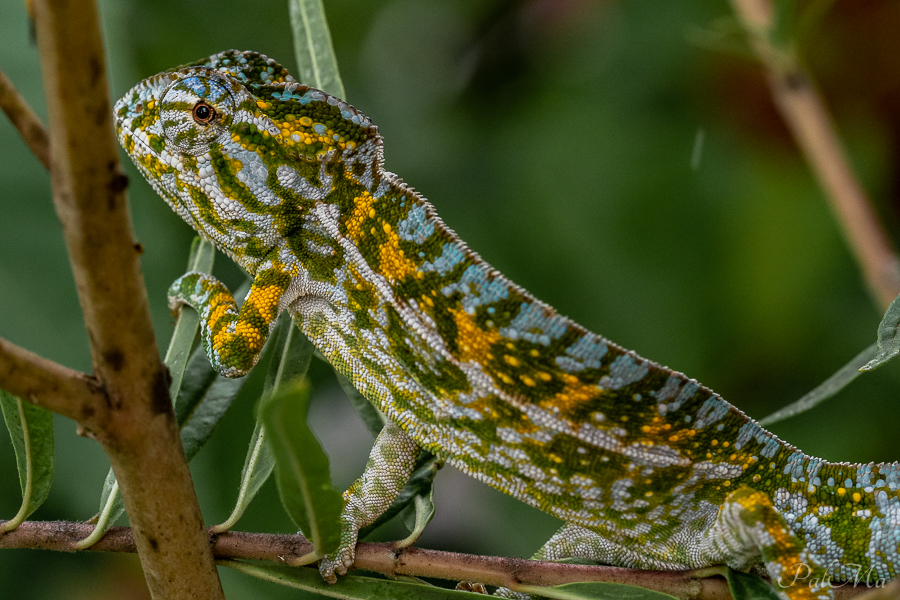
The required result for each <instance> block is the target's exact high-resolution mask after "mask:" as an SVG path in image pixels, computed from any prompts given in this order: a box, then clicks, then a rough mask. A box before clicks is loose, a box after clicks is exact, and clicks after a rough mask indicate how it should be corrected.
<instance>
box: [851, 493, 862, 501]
mask: <svg viewBox="0 0 900 600" xmlns="http://www.w3.org/2000/svg"><path fill="white" fill-rule="evenodd" d="M860 500H862V496H860V495H859V492H853V501H854V502H859V501H860Z"/></svg>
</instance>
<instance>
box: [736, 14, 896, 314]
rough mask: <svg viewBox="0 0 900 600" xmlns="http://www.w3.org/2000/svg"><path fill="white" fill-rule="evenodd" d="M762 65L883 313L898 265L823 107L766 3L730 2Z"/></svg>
mask: <svg viewBox="0 0 900 600" xmlns="http://www.w3.org/2000/svg"><path fill="white" fill-rule="evenodd" d="M732 4H733V6H734V10H735V12H736V13H737V15H738V17H739V18H740V19H741V21H742V22H743V25H744V28H745V29H746V30H747V33H748V35H749V37H750V41H751V43H752V45H753V47H754V49H755V50H756V52H757V54H758V55H759V57H760V59H762V62H763V64H764V65H765V67H766V69H767V72H768V77H769V85H770V87H771V89H772V96H773V98H774V100H775V104H776V106H777V107H778V110H779V111H780V112H781V115H782V117H783V118H784V120H785V121H786V122H787V124H788V127H789V128H790V130H791V133H792V134H793V136H794V138H795V139H796V140H797V143H798V144H799V145H800V148H801V150H802V151H803V154H804V156H805V157H806V161H807V162H808V163H809V165H810V167H811V168H812V169H813V171H814V172H815V175H816V177H817V178H818V180H819V185H821V186H822V188H823V189H824V190H825V193H826V195H827V197H828V200H829V203H830V205H831V209H832V211H833V213H834V216H835V218H836V219H837V221H838V223H839V225H840V226H841V228H842V230H843V233H844V238H845V239H846V241H847V244H848V245H849V246H850V251H851V252H852V253H853V255H854V257H855V258H856V261H857V262H858V263H859V265H860V268H861V269H862V273H863V277H864V278H865V281H866V284H867V286H868V288H869V292H870V293H871V294H872V296H873V298H874V300H875V301H876V302H877V304H878V305H879V306H880V307H881V308H882V309H885V308H887V306H888V305H889V304H890V303H891V301H892V300H893V299H894V298H895V297H897V295H898V294H900V260H898V258H897V255H896V253H895V252H894V249H893V247H892V245H891V242H890V240H889V238H888V236H887V233H886V232H885V230H884V227H882V225H881V222H880V221H879V219H878V217H877V215H876V214H875V212H874V210H873V209H872V205H871V203H870V202H869V199H868V198H867V197H866V194H865V192H864V191H863V189H862V186H861V185H860V184H859V182H858V181H857V179H856V177H855V175H854V174H853V171H852V169H851V168H850V165H849V161H848V160H847V156H846V154H845V153H844V150H843V148H842V146H841V143H840V140H839V139H838V136H837V133H836V132H835V129H834V125H833V124H832V122H831V118H830V116H829V114H828V110H827V109H826V108H825V104H824V102H823V101H822V99H821V97H820V96H819V94H818V92H817V91H816V89H815V86H814V85H813V83H812V80H811V78H810V77H809V75H808V74H807V72H806V71H805V69H804V68H803V67H802V66H801V64H800V60H799V57H798V56H797V54H796V51H795V50H794V49H793V48H792V47H782V46H777V45H776V44H775V42H774V41H773V38H772V29H773V22H772V19H773V17H772V3H771V0H732Z"/></svg>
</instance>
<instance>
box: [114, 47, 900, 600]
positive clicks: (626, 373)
mask: <svg viewBox="0 0 900 600" xmlns="http://www.w3.org/2000/svg"><path fill="white" fill-rule="evenodd" d="M115 116H116V126H117V132H118V137H119V140H120V142H121V144H122V146H123V147H124V148H125V150H126V151H127V152H128V154H129V155H130V156H131V158H132V159H133V160H134V162H135V164H136V165H137V167H138V169H139V170H140V171H141V172H142V173H143V174H144V176H145V177H146V178H147V180H148V181H149V182H150V183H151V185H152V186H153V187H154V189H155V190H156V191H157V192H158V193H159V194H160V195H161V196H162V197H163V198H164V199H165V200H166V202H168V203H169V205H170V206H171V207H172V208H173V209H174V210H175V211H176V212H177V213H178V214H179V215H181V217H182V218H183V219H184V220H185V221H187V223H188V224H189V225H191V226H192V227H193V228H194V229H196V230H197V231H198V232H199V233H200V234H201V235H202V236H204V237H206V238H208V239H210V240H212V241H213V242H214V243H215V244H216V245H217V246H218V248H219V249H221V250H222V251H223V252H225V253H226V254H228V255H229V256H230V257H231V258H233V259H234V260H235V261H237V262H238V263H239V264H240V265H241V266H242V267H243V268H244V269H246V270H247V271H248V272H249V273H250V274H251V275H252V276H253V278H254V280H253V285H252V287H251V290H250V292H249V294H248V296H247V298H246V300H245V301H244V303H243V305H242V306H241V307H240V308H238V307H237V304H236V303H235V300H234V298H233V297H232V295H231V293H230V292H229V291H228V290H227V289H226V288H225V286H224V285H223V284H222V283H220V282H219V281H218V280H216V279H215V278H213V277H212V276H210V275H206V274H200V273H188V274H186V275H184V276H183V277H181V278H179V279H178V280H177V281H176V282H175V283H174V284H173V285H172V287H171V289H170V297H169V300H170V305H171V306H172V308H173V309H177V308H178V307H180V306H181V305H184V304H187V305H190V306H192V307H194V308H196V309H197V310H198V312H199V313H200V314H201V337H202V340H203V344H204V347H205V349H206V352H207V355H208V356H209V359H210V361H211V363H212V365H213V366H214V367H215V368H216V369H217V370H218V371H219V372H220V373H221V374H222V375H224V376H226V377H240V376H242V375H244V374H246V373H247V372H248V371H249V370H250V368H251V367H252V366H253V365H254V364H255V362H256V360H257V358H258V356H259V353H260V351H261V349H262V347H263V344H264V343H265V341H266V338H267V336H268V335H269V331H270V329H271V328H272V326H273V324H274V323H275V320H276V318H277V316H278V315H279V313H280V312H281V311H285V310H286V311H288V312H289V313H290V314H291V315H293V317H294V318H295V320H296V321H297V322H298V323H299V325H300V327H301V329H302V330H303V333H304V334H305V335H306V336H307V337H308V338H309V339H310V340H311V341H312V342H313V343H314V344H315V346H316V347H317V348H318V349H319V350H320V351H321V353H322V354H323V355H324V356H325V357H326V358H327V359H328V360H329V361H330V362H331V363H332V365H333V366H334V367H335V368H336V369H337V370H338V371H340V372H341V373H343V374H344V375H346V376H347V377H348V378H350V379H351V380H352V382H353V384H354V385H355V386H356V387H357V389H359V391H360V392H361V393H362V394H363V395H365V397H366V398H368V399H369V400H370V401H371V402H372V403H373V404H374V405H375V406H376V407H378V408H379V409H380V410H381V411H382V412H383V413H384V414H385V415H387V417H388V418H389V421H390V422H389V423H388V425H387V426H385V428H384V429H383V431H382V433H381V435H379V437H378V439H377V441H376V443H375V447H374V448H373V450H372V453H371V456H370V459H369V463H368V465H367V466H366V468H365V471H364V473H363V475H362V476H361V478H360V479H359V480H358V481H357V482H356V483H354V484H353V486H351V487H350V489H349V490H347V492H346V493H345V494H344V500H345V507H344V510H343V513H342V525H343V534H342V539H341V547H340V548H339V550H338V551H337V552H336V553H335V554H334V555H331V556H329V557H326V558H325V559H323V561H322V562H321V564H320V570H321V572H322V574H323V575H324V576H325V578H326V579H329V580H332V581H333V580H334V579H335V574H336V573H338V574H343V573H345V572H346V570H347V568H348V567H350V566H351V565H352V564H353V560H354V551H355V544H356V538H357V531H358V530H359V529H360V528H362V527H364V526H365V525H367V524H368V523H371V522H372V521H373V520H374V519H375V518H377V517H378V515H380V514H381V513H382V512H383V511H384V510H386V509H387V508H388V507H389V506H390V504H391V503H392V501H393V500H394V499H395V497H396V495H397V494H398V493H399V492H400V490H401V488H402V487H403V485H404V484H405V482H406V480H407V478H408V477H409V474H410V472H411V470H412V468H413V463H414V461H415V459H416V457H417V455H418V453H419V450H420V448H425V449H427V450H429V451H430V452H432V453H434V454H435V455H437V456H439V457H442V458H444V459H445V460H447V461H448V462H450V463H451V464H453V465H454V466H456V467H458V468H459V469H461V470H463V471H465V472H466V473H468V474H470V475H472V476H473V477H475V478H477V479H479V480H481V481H484V482H485V483H487V484H489V485H491V486H493V487H495V488H497V489H499V490H502V491H504V492H506V493H508V494H510V495H512V496H514V497H516V498H518V499H519V500H521V501H523V502H526V503H528V504H530V505H532V506H535V507H537V508H539V509H541V510H543V511H545V512H547V513H550V514H552V515H555V516H557V517H559V518H560V519H562V520H563V521H564V522H565V525H564V526H563V527H562V529H560V531H559V532H558V533H557V534H556V535H554V536H553V537H552V538H551V540H550V541H549V542H548V543H547V544H546V545H545V546H544V547H543V548H542V549H541V550H540V551H539V552H538V554H537V555H536V557H537V558H542V559H545V560H554V559H560V558H564V557H570V556H580V557H586V558H591V559H593V560H596V561H599V562H602V563H605V564H611V565H620V566H629V567H636V568H651V569H673V570H677V569H692V568H699V567H704V566H710V565H717V564H727V565H729V566H731V567H733V568H736V569H743V570H746V569H748V568H752V567H756V566H759V565H764V566H765V569H766V570H767V571H768V574H769V576H770V577H771V578H772V580H773V585H774V586H775V588H776V590H778V591H779V593H780V594H781V595H782V596H783V597H786V598H790V599H792V600H797V599H800V598H821V599H828V598H832V597H833V593H832V590H831V588H830V585H829V581H831V580H835V581H848V580H853V579H854V577H856V576H857V574H858V572H859V571H860V569H861V572H862V573H863V574H864V577H865V574H868V575H869V576H870V577H871V578H873V579H874V578H879V579H882V580H883V579H890V578H893V577H895V576H896V575H897V573H898V568H900V555H898V547H900V497H898V488H900V465H898V463H881V464H846V463H830V462H826V461H824V460H820V459H818V458H813V457H811V456H807V455H805V454H803V453H802V452H801V451H799V450H798V449H797V448H794V447H793V446H790V445H789V444H787V443H785V442H783V441H781V440H779V439H778V438H777V437H775V436H774V435H773V434H771V433H769V432H768V431H766V430H765V429H763V428H762V427H760V426H759V425H758V424H757V423H756V422H754V421H753V420H752V419H750V418H749V417H747V416H746V415H744V414H743V413H742V412H741V411H740V410H738V409H736V408H735V407H733V406H732V405H730V404H728V403H727V402H726V401H724V400H723V399H722V398H721V397H719V396H718V395H716V394H715V393H713V392H712V391H710V390H709V389H707V388H705V387H703V386H702V385H700V384H698V383H697V382H696V381H694V380H692V379H689V378H687V377H685V376H684V375H682V374H680V373H677V372H674V371H672V370H670V369H668V368H666V367H663V366H660V365H658V364H655V363H653V362H650V361H647V360H645V359H643V358H641V357H639V356H638V355H636V354H635V353H633V352H630V351H628V350H625V349H622V348H620V347H619V346H616V345H615V344H613V343H611V342H610V341H608V340H606V339H605V338H603V337H601V336H599V335H596V334H594V333H591V332H589V331H586V330H585V329H584V328H582V327H581V326H579V325H578V324H576V323H573V322H572V321H570V320H569V319H567V318H565V317H563V316H561V315H559V314H558V313H557V312H556V311H555V310H554V309H553V308H551V307H550V306H548V305H546V304H544V303H542V302H540V301H539V300H537V299H535V298H534V297H532V296H531V295H530V294H529V293H528V292H527V291H525V290H524V289H522V288H520V287H518V286H516V285H515V284H513V283H512V282H510V281H509V280H507V279H506V278H505V277H504V276H503V275H501V274H500V273H498V272H497V271H496V270H494V269H493V268H491V266H490V265H488V264H487V263H485V262H484V261H483V260H482V259H481V258H479V256H478V255H477V254H476V253H475V252H473V251H472V250H470V249H469V248H468V247H467V246H466V245H465V244H464V243H463V242H462V241H461V240H460V239H459V238H458V237H457V236H456V234H454V232H453V231H451V230H450V229H449V228H448V227H447V226H446V225H444V223H443V222H442V221H441V220H440V218H439V217H438V215H437V214H436V213H435V211H434V208H433V207H432V205H431V204H429V203H428V202H427V201H426V200H425V199H424V198H423V197H422V196H420V195H419V194H418V193H416V192H415V191H414V190H413V189H412V188H411V187H408V186H407V185H406V184H405V183H404V182H403V181H402V180H401V179H400V178H399V177H397V176H396V175H394V174H393V173H390V172H387V171H385V170H384V167H383V158H382V138H381V136H380V135H379V133H378V129H377V128H376V127H375V125H373V124H372V123H371V122H370V121H369V119H368V118H367V117H365V116H364V115H363V114H362V113H360V112H358V111H357V110H356V109H354V108H353V107H352V106H350V105H348V104H346V103H345V102H343V101H341V100H339V99H337V98H335V97H332V96H330V95H328V94H326V93H324V92H321V91H319V90H315V89H312V88H309V87H307V86H305V85H302V84H300V83H298V82H296V81H295V80H294V79H293V78H292V77H291V76H290V75H289V74H288V72H287V70H286V69H285V68H284V67H282V66H281V65H279V64H278V63H276V62H275V61H273V60H271V59H269V58H267V57H265V56H263V55H260V54H257V53H254V52H238V51H234V50H230V51H226V52H222V53H220V54H216V55H213V56H211V57H209V58H207V59H203V60H200V61H198V62H196V63H192V64H190V65H186V66H184V67H179V68H176V69H173V70H171V71H166V72H164V73H161V74H159V75H156V76H154V77H150V78H148V79H146V80H144V81H142V82H141V83H139V84H138V85H136V86H135V87H134V88H133V89H132V90H130V91H129V92H128V93H127V94H126V95H125V96H124V97H123V98H122V99H121V100H119V102H118V103H117V104H116V106H115ZM798 574H799V578H798V577H797V575H798ZM501 593H508V592H501Z"/></svg>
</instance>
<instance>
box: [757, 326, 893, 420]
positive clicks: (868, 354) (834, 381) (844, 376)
mask: <svg viewBox="0 0 900 600" xmlns="http://www.w3.org/2000/svg"><path fill="white" fill-rule="evenodd" d="M874 355H875V344H872V345H871V346H869V347H868V348H866V349H865V350H863V351H862V352H860V353H859V354H857V355H856V356H854V357H853V360H851V361H850V362H848V363H847V364H846V365H844V366H843V367H841V368H840V369H839V370H838V371H837V373H835V374H834V375H832V376H831V377H829V378H828V379H826V380H825V381H824V382H823V383H822V384H820V385H819V386H818V387H816V388H815V389H814V390H812V391H811V392H809V393H808V394H806V395H805V396H803V397H802V398H800V399H799V400H796V401H795V402H791V403H790V404H788V405H787V406H785V407H782V408H780V409H778V410H776V411H775V412H773V413H772V414H770V415H769V416H767V417H765V418H764V419H760V420H759V424H760V425H771V424H772V423H777V422H778V421H783V420H785V419H787V418H789V417H793V416H795V415H799V414H800V413H802V412H806V411H807V410H809V409H811V408H812V407H814V406H816V405H817V404H819V403H820V402H823V401H825V400H828V399H829V398H831V397H832V396H834V395H835V394H837V393H838V392H839V391H841V390H842V389H844V388H845V387H847V385H849V383H850V382H851V381H853V380H854V379H856V378H857V377H859V376H860V372H861V371H862V369H864V368H865V367H863V365H865V364H866V363H868V362H869V361H870V360H871V359H872V357H873V356H874Z"/></svg>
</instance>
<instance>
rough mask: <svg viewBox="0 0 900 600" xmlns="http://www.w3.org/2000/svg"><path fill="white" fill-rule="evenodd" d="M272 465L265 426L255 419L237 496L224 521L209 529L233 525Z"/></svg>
mask: <svg viewBox="0 0 900 600" xmlns="http://www.w3.org/2000/svg"><path fill="white" fill-rule="evenodd" d="M274 467H275V457H274V456H272V449H271V448H270V447H269V444H267V443H266V435H265V428H264V427H263V426H262V424H261V423H260V422H259V421H257V422H256V427H255V428H254V429H253V436H252V437H251V440H250V448H249V449H248V450H247V456H246V457H245V458H244V469H243V471H241V484H240V486H239V487H238V497H237V500H236V501H235V503H234V509H233V510H232V511H231V515H229V517H228V519H227V520H226V521H225V522H224V523H220V524H219V525H215V526H214V527H212V528H211V529H210V531H212V532H213V533H223V532H225V531H228V530H229V529H231V528H232V527H234V526H235V524H236V523H237V522H238V520H239V519H240V518H241V517H242V516H243V515H244V511H245V510H247V507H248V506H249V505H250V502H252V501H253V498H255V497H256V494H257V493H258V492H259V490H260V488H261V487H262V486H263V484H264V483H265V482H266V480H267V479H269V475H271V474H272V469H273V468H274Z"/></svg>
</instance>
